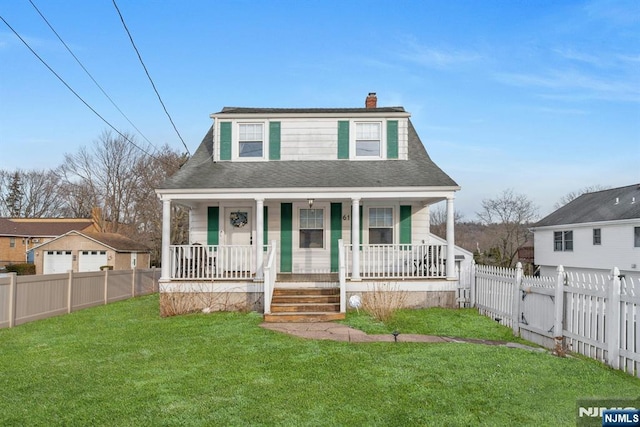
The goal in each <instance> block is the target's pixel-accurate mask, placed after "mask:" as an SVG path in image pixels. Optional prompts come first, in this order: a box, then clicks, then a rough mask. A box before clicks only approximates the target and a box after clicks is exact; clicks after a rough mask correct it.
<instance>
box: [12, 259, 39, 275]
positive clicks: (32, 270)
mask: <svg viewBox="0 0 640 427" xmlns="http://www.w3.org/2000/svg"><path fill="white" fill-rule="evenodd" d="M6 270H7V273H16V274H17V275H18V276H30V275H33V274H36V265H35V264H29V263H26V262H25V263H23V264H9V265H7V266H6Z"/></svg>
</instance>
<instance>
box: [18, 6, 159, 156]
mask: <svg viewBox="0 0 640 427" xmlns="http://www.w3.org/2000/svg"><path fill="white" fill-rule="evenodd" d="M29 3H31V6H33V8H34V9H35V10H36V12H38V14H39V15H40V17H42V19H43V20H44V22H46V23H47V25H48V26H49V28H50V29H51V31H53V33H54V34H55V35H56V37H58V40H60V43H62V44H63V45H64V47H65V48H66V49H67V51H68V52H69V53H70V54H71V56H73V59H75V60H76V62H77V63H78V65H80V67H81V68H82V69H83V70H84V72H85V73H87V75H88V76H89V78H90V79H91V80H92V81H93V83H95V85H96V86H98V89H100V91H102V93H103V94H104V96H106V97H107V99H108V100H109V101H111V104H112V105H113V106H114V107H116V110H118V111H119V112H120V114H122V117H124V118H125V119H126V120H127V121H128V122H129V124H130V125H131V126H133V128H134V129H135V130H137V131H138V133H139V134H140V135H142V138H144V140H145V141H147V142H148V143H149V145H151V146H152V147H153V148H154V149H155V150H156V151H158V147H156V146H155V145H153V143H152V142H151V141H149V139H148V138H147V137H146V136H145V135H144V134H143V133H142V131H141V130H140V129H138V128H137V126H136V125H134V124H133V123H132V122H131V120H129V117H127V115H126V114H124V112H123V111H122V110H121V109H120V107H118V106H117V105H116V103H115V102H114V100H113V99H111V97H110V96H109V95H108V94H107V92H106V91H105V90H104V89H103V88H102V86H100V84H98V82H97V81H96V79H94V78H93V76H92V75H91V73H90V72H89V70H87V69H86V68H85V66H84V65H83V64H82V62H80V60H79V59H78V57H77V56H76V55H75V54H74V53H73V52H72V51H71V48H69V46H68V45H67V44H66V43H65V42H64V40H62V37H60V35H59V34H58V32H57V31H56V30H55V29H54V28H53V26H52V25H51V24H50V23H49V21H48V20H47V18H45V17H44V15H43V14H42V12H40V9H38V7H37V6H36V5H35V4H34V3H33V1H32V0H29Z"/></svg>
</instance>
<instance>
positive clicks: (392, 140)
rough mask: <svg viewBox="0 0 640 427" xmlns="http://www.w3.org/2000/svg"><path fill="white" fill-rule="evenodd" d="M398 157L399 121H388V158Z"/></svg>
mask: <svg viewBox="0 0 640 427" xmlns="http://www.w3.org/2000/svg"><path fill="white" fill-rule="evenodd" d="M397 158H398V121H397V120H389V121H388V122H387V159H397Z"/></svg>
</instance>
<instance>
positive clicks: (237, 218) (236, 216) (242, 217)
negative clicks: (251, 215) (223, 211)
mask: <svg viewBox="0 0 640 427" xmlns="http://www.w3.org/2000/svg"><path fill="white" fill-rule="evenodd" d="M229 220H230V222H231V225H233V226H234V227H236V228H242V227H244V226H245V225H247V222H248V219H247V213H246V212H231V214H230V215H229Z"/></svg>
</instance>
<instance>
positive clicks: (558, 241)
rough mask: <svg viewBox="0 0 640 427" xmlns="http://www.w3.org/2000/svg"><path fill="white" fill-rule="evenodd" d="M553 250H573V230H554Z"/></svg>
mask: <svg viewBox="0 0 640 427" xmlns="http://www.w3.org/2000/svg"><path fill="white" fill-rule="evenodd" d="M553 250H554V251H556V252H558V251H572V250H573V231H554V232H553Z"/></svg>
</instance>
